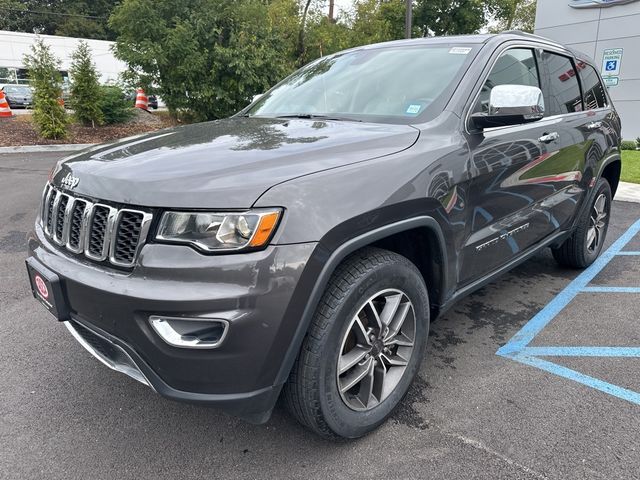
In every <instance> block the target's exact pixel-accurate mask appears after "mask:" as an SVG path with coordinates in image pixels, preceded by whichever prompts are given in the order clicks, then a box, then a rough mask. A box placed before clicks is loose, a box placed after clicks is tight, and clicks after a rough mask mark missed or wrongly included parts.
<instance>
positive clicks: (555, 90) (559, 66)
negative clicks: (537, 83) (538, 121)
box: [542, 52, 582, 116]
mask: <svg viewBox="0 0 640 480" xmlns="http://www.w3.org/2000/svg"><path fill="white" fill-rule="evenodd" d="M542 61H543V62H544V63H545V65H546V66H547V70H548V72H549V90H548V92H546V94H547V98H546V104H547V108H546V109H547V112H548V113H547V115H548V116H551V115H563V114H566V113H573V112H579V111H582V95H581V93H580V85H579V83H578V74H577V72H576V69H575V67H574V65H573V61H572V60H571V59H570V58H569V57H565V56H564V55H558V54H556V53H551V52H543V54H542Z"/></svg>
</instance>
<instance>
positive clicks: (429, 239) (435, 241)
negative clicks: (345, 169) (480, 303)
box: [275, 215, 448, 385]
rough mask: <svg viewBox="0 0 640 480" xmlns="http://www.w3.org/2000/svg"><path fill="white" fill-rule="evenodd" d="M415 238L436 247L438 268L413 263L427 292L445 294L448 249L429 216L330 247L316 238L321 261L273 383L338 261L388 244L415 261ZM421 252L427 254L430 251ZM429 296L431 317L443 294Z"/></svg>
mask: <svg viewBox="0 0 640 480" xmlns="http://www.w3.org/2000/svg"><path fill="white" fill-rule="evenodd" d="M420 234H422V235H424V237H419V235H420ZM415 238H421V241H420V243H418V244H417V245H415V247H419V246H421V245H423V246H424V245H427V246H430V247H435V248H437V249H438V253H437V255H435V256H434V258H437V264H439V266H440V271H439V272H435V271H434V268H435V265H436V263H434V262H432V261H426V260H425V261H423V262H422V264H421V265H419V264H416V266H417V267H418V269H419V270H420V272H421V274H422V275H423V278H424V279H425V283H426V284H427V289H428V290H429V291H430V292H431V290H434V293H436V292H437V294H438V295H444V293H443V292H444V291H445V290H446V285H447V280H448V278H447V275H448V274H447V261H448V260H447V249H446V243H445V237H444V234H443V232H442V228H441V226H440V224H439V223H438V222H437V221H436V220H435V219H434V218H433V217H431V216H426V215H424V216H417V217H412V218H409V219H405V220H400V221H397V222H393V223H390V224H387V225H384V226H381V227H378V228H375V229H372V230H371V231H369V232H366V233H364V234H361V235H359V236H356V237H354V238H351V239H349V240H346V241H344V242H342V243H341V244H340V245H339V246H338V247H337V248H335V249H334V250H333V251H332V250H331V249H329V248H327V247H326V246H325V245H324V244H323V242H322V240H321V241H320V242H319V244H318V246H317V247H316V250H317V252H318V254H317V255H318V257H319V259H320V261H321V262H322V267H321V269H320V273H319V274H318V275H317V278H316V280H315V281H314V283H313V286H312V288H311V293H310V294H309V295H308V296H307V298H308V300H307V301H306V302H305V306H304V310H303V313H302V316H301V317H300V320H299V322H298V325H297V327H296V331H295V333H294V335H293V338H292V339H291V342H290V343H289V345H288V347H287V351H286V354H285V356H284V359H283V361H282V363H281V366H280V369H279V372H278V374H277V376H276V379H275V385H283V384H284V383H285V382H286V380H287V378H288V377H289V374H290V372H291V368H292V367H293V364H294V362H295V359H296V357H297V356H298V353H299V351H300V347H301V345H302V342H303V340H304V337H305V335H306V334H307V331H308V329H309V325H310V324H311V320H312V317H313V314H314V312H315V310H316V308H317V305H318V304H319V302H320V299H321V297H322V294H323V293H324V291H325V289H326V286H327V284H328V283H329V279H330V278H331V275H333V272H334V271H335V270H336V268H337V267H338V265H340V263H342V261H343V260H344V259H345V258H346V257H347V256H349V255H350V254H352V253H354V252H356V251H358V250H360V249H362V248H365V247H370V246H377V247H380V248H387V249H389V250H391V251H394V252H396V253H399V254H401V255H402V254H403V252H405V256H407V257H408V258H409V259H410V260H412V261H414V263H415V262H416V260H415V259H416V258H417V257H416V253H417V249H416V248H413V250H412V249H410V248H409V241H408V240H410V239H415ZM412 254H413V257H414V258H413V259H412V258H410V256H411V255H412ZM408 255H409V256H408ZM424 256H425V257H429V255H424ZM425 275H426V277H425ZM434 280H437V282H438V285H437V286H436V285H433V286H430V282H431V281H434ZM429 298H430V302H431V304H432V307H431V308H432V317H433V315H434V314H436V315H437V313H438V309H439V305H441V303H442V300H443V297H440V298H437V299H436V300H437V301H435V302H434V301H432V294H431V293H430V294H429ZM434 308H435V310H434Z"/></svg>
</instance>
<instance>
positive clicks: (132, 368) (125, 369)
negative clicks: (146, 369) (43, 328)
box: [63, 321, 155, 390]
mask: <svg viewBox="0 0 640 480" xmlns="http://www.w3.org/2000/svg"><path fill="white" fill-rule="evenodd" d="M63 323H64V326H65V327H67V330H69V332H71V335H73V338H75V339H76V340H77V341H78V343H79V344H80V345H82V346H83V347H84V348H85V350H87V351H88V352H89V353H90V354H91V355H93V356H94V357H95V358H97V359H98V360H99V361H100V362H101V363H102V364H104V365H106V366H107V367H109V368H110V369H111V370H115V371H116V372H120V373H124V374H125V375H128V376H129V377H131V378H133V379H134V380H137V381H138V382H140V383H142V384H144V385H146V386H148V387H150V388H151V389H152V390H155V389H154V388H153V386H152V385H151V382H149V380H147V377H145V376H144V374H143V373H142V372H141V371H140V369H139V368H138V367H137V366H136V363H135V362H134V361H133V359H132V358H131V357H130V356H129V354H128V353H127V352H125V351H124V350H123V349H122V348H121V347H119V346H118V345H116V344H115V343H113V342H111V341H110V340H108V339H106V338H104V337H103V336H102V335H100V334H98V333H96V332H94V331H93V330H91V333H92V334H93V335H96V336H97V337H100V339H102V340H103V341H105V342H107V343H108V344H109V345H110V346H111V347H113V348H115V349H116V350H117V351H118V353H120V354H122V355H123V356H124V357H125V358H126V359H127V361H128V364H125V363H120V362H116V361H114V360H112V359H110V358H107V357H105V356H104V355H103V354H102V353H100V352H98V351H97V350H96V349H95V348H93V347H92V346H91V345H90V344H89V343H88V342H87V341H86V340H85V339H84V338H83V337H82V335H81V334H80V333H79V332H78V331H77V330H76V329H75V327H74V326H73V325H72V322H71V321H67V322H63ZM83 327H84V326H83ZM84 328H87V327H84ZM88 330H89V329H88Z"/></svg>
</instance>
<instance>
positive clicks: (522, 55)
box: [474, 48, 540, 113]
mask: <svg viewBox="0 0 640 480" xmlns="http://www.w3.org/2000/svg"><path fill="white" fill-rule="evenodd" d="M497 85H526V86H530V87H538V88H540V76H539V75H538V66H537V64H536V58H535V55H534V53H533V50H530V49H528V48H513V49H511V50H507V51H506V52H504V53H503V54H502V55H500V58H498V60H497V61H496V64H495V65H494V67H493V69H492V70H491V73H490V74H489V76H488V77H487V81H486V82H485V83H484V85H483V86H482V90H481V91H480V96H479V98H478V102H477V103H476V105H475V108H474V113H488V112H489V97H490V95H491V89H492V88H493V87H495V86H497Z"/></svg>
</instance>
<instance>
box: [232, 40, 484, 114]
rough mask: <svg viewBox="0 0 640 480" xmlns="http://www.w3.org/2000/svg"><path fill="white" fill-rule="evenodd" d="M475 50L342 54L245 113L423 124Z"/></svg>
mask: <svg viewBox="0 0 640 480" xmlns="http://www.w3.org/2000/svg"><path fill="white" fill-rule="evenodd" d="M473 50H474V48H473V47H472V46H468V47H465V46H451V45H436V46H424V45H422V46H410V47H407V46H404V47H384V48H375V49H362V50H356V51H351V52H346V53H339V54H336V55H333V56H330V57H325V58H321V59H320V60H317V61H315V62H313V63H311V64H309V65H307V66H306V67H303V68H302V69H300V70H298V71H297V72H295V73H294V74H293V75H291V76H290V77H288V78H287V79H285V80H284V81H283V82H282V83H280V84H279V85H277V86H276V87H275V88H274V89H272V90H271V91H270V92H268V93H267V94H266V95H264V96H263V97H262V98H260V99H259V100H258V101H257V102H256V103H255V104H254V105H253V106H251V107H250V108H249V109H248V110H246V111H244V112H243V113H244V114H245V115H250V116H252V115H259V116H268V117H278V116H298V115H301V116H314V115H319V116H327V117H332V118H333V117H338V118H344V119H354V120H358V119H360V120H368V121H386V122H391V123H414V122H417V121H424V120H425V119H426V117H427V116H428V115H425V114H426V113H427V112H428V111H429V107H430V106H433V105H434V104H436V103H437V101H438V100H440V99H441V97H443V96H445V93H446V94H447V95H450V93H451V90H452V89H453V88H455V86H456V85H457V82H458V80H459V77H460V72H461V70H462V67H463V65H465V63H466V62H467V60H468V59H469V57H472V56H473V55H470V53H471V52H472V51H473ZM437 113H439V112H437ZM437 113H436V115H437ZM434 116H435V115H434ZM418 117H420V118H418Z"/></svg>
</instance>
